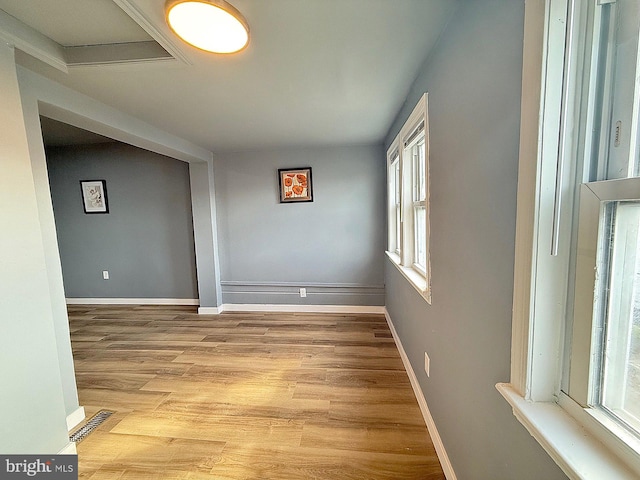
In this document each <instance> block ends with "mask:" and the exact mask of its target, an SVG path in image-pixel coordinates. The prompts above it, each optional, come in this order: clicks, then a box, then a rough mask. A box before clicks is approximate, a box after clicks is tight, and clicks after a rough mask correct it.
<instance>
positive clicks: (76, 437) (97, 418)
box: [69, 410, 113, 443]
mask: <svg viewBox="0 0 640 480" xmlns="http://www.w3.org/2000/svg"><path fill="white" fill-rule="evenodd" d="M112 414H113V412H109V411H108V410H100V411H99V412H98V413H96V414H95V415H94V416H93V417H91V419H90V420H89V421H88V422H87V423H85V424H84V425H83V426H82V427H80V428H79V429H78V430H76V431H75V432H73V433H72V434H71V435H70V436H69V441H70V442H75V443H78V442H81V441H82V440H84V439H85V438H86V437H87V436H88V435H89V434H90V433H91V432H93V431H94V430H95V429H96V428H98V426H100V424H101V423H102V422H104V421H105V420H106V419H107V418H109V417H110V416H111V415H112Z"/></svg>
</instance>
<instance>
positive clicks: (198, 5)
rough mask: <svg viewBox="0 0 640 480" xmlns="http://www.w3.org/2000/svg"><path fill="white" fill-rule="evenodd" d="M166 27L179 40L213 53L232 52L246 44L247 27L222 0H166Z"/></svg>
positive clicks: (241, 17)
mask: <svg viewBox="0 0 640 480" xmlns="http://www.w3.org/2000/svg"><path fill="white" fill-rule="evenodd" d="M165 14H166V18H167V24H168V25H169V27H170V28H171V30H173V31H174V33H175V34H176V35H178V36H179V37H180V38H181V39H182V40H184V41H185V42H187V43H188V44H190V45H193V46H194V47H196V48H199V49H201V50H205V51H207V52H213V53H234V52H238V51H240V50H242V49H243V48H244V47H246V46H247V44H248V43H249V24H248V23H247V21H246V20H245V19H244V17H243V16H242V14H241V13H240V12H239V11H238V10H237V9H236V8H235V7H234V6H233V5H231V4H230V3H228V2H225V1H224V0H167V2H166V4H165Z"/></svg>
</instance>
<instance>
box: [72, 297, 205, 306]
mask: <svg viewBox="0 0 640 480" xmlns="http://www.w3.org/2000/svg"><path fill="white" fill-rule="evenodd" d="M67 305H200V300H198V299H197V298H67Z"/></svg>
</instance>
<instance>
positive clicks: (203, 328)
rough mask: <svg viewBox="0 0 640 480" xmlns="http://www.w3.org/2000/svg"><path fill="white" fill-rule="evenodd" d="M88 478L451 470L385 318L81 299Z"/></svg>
mask: <svg viewBox="0 0 640 480" xmlns="http://www.w3.org/2000/svg"><path fill="white" fill-rule="evenodd" d="M69 320H70V328H71V340H72V346H73V352H74V359H75V367H76V378H77V383H78V394H79V397H80V405H83V406H84V407H85V409H86V412H87V418H90V417H91V416H93V415H94V414H95V413H96V412H97V411H99V410H101V409H107V410H112V411H114V412H115V414H114V415H112V416H111V417H110V418H109V419H108V420H107V421H106V422H105V423H103V424H102V425H101V426H100V427H98V428H97V429H96V430H95V431H94V432H93V433H92V434H90V435H89V436H88V437H87V438H86V439H84V440H83V441H82V442H80V443H78V454H79V472H80V473H79V476H80V478H81V479H91V480H105V479H112V480H117V479H122V480H124V479H135V480H145V479H216V480H241V479H242V480H245V479H246V480H248V479H255V480H264V479H274V480H307V479H309V480H314V479H318V480H333V479H335V480H349V479H363V480H365V479H366V480H376V479H380V480H382V479H390V480H402V479H413V480H418V479H420V480H436V479H437V480H442V479H444V474H443V472H442V469H441V467H440V464H439V462H438V459H437V457H436V454H435V451H434V448H433V444H432V442H431V439H430V438H429V435H428V433H427V430H426V427H425V425H424V421H423V419H422V416H421V413H420V410H419V407H418V404H417V402H416V399H415V397H414V395H413V391H412V390H411V385H410V383H409V379H408V377H407V374H406V372H405V371H404V368H403V365H402V361H401V359H400V356H399V354H398V351H397V349H396V346H395V344H394V342H393V339H392V338H391V333H390V331H389V328H388V326H387V324H386V321H385V319H384V317H383V316H382V315H333V314H313V315H312V314H255V313H246V314H244V313H229V314H222V315H197V314H196V313H195V309H194V308H193V307H165V306H163V307H155V306H154V307H149V306H138V307H121V306H108V307H106V306H101V307H95V306H70V307H69Z"/></svg>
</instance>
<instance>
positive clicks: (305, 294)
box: [300, 288, 307, 298]
mask: <svg viewBox="0 0 640 480" xmlns="http://www.w3.org/2000/svg"><path fill="white" fill-rule="evenodd" d="M300 296H301V297H302V298H305V297H306V296H307V289H306V288H301V289H300Z"/></svg>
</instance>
